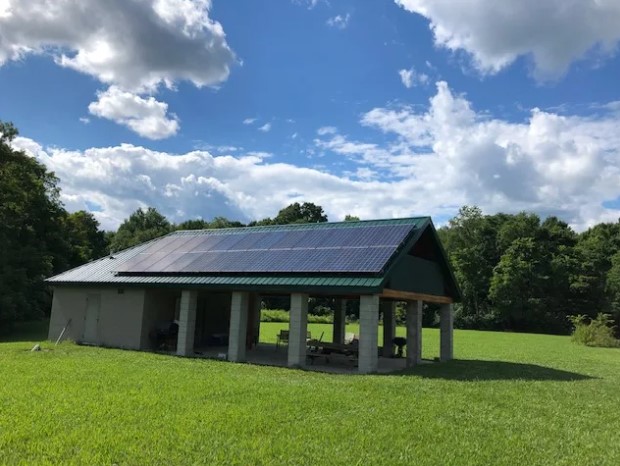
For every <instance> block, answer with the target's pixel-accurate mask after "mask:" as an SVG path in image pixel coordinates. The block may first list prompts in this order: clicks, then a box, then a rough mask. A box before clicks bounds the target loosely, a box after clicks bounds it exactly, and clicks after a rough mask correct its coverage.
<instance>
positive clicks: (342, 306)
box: [332, 299, 347, 344]
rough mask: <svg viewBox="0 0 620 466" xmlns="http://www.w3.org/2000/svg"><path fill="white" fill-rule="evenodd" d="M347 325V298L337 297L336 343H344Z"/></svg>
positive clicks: (335, 318) (333, 338) (334, 336)
mask: <svg viewBox="0 0 620 466" xmlns="http://www.w3.org/2000/svg"><path fill="white" fill-rule="evenodd" d="M346 325H347V300H346V299H337V300H336V306H335V309H334V333H333V337H332V341H333V342H334V343H341V344H342V343H344V334H345V329H346Z"/></svg>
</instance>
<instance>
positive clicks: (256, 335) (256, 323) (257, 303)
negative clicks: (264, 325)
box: [248, 293, 262, 348]
mask: <svg viewBox="0 0 620 466" xmlns="http://www.w3.org/2000/svg"><path fill="white" fill-rule="evenodd" d="M261 310H262V301H261V298H260V295H259V294H258V293H253V296H252V299H250V312H251V313H252V315H253V319H252V328H251V329H249V330H248V331H249V332H251V338H250V340H251V342H250V343H251V344H250V347H252V348H254V347H256V346H257V345H258V341H259V340H260V314H261Z"/></svg>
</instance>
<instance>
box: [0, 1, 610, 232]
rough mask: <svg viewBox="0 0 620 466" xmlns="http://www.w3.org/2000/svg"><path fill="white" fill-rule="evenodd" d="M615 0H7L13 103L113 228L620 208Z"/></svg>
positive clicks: (3, 43) (594, 215)
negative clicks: (156, 216) (150, 216)
mask: <svg viewBox="0 0 620 466" xmlns="http://www.w3.org/2000/svg"><path fill="white" fill-rule="evenodd" d="M24 3H26V5H24ZM104 3H105V4H104ZM615 3H616V2H594V1H580V2H572V3H571V4H570V8H566V5H567V3H566V2H565V0H537V1H534V0H524V1H522V2H518V3H517V2H512V3H511V4H510V5H505V4H502V5H498V2H494V1H492V0H464V1H462V2H458V3H456V4H455V3H454V2H450V1H448V0H435V1H431V0H378V1H373V2H360V1H354V0H330V1H326V0H281V1H275V0H273V1H261V2H257V1H255V0H229V1H224V0H213V2H210V1H206V0H200V1H191V0H153V1H147V0H132V1H120V0H110V1H109V2H107V3H106V2H97V1H95V0H82V1H78V0H58V1H57V2H54V7H53V8H51V7H50V6H49V4H48V3H47V2H44V1H43V0H32V1H31V2H18V1H17V0H0V119H2V120H9V121H13V122H14V123H15V124H16V125H17V126H18V128H19V129H20V133H21V137H20V138H19V139H18V140H17V141H16V142H15V145H16V146H17V147H19V148H23V149H24V150H26V151H28V152H29V153H31V154H32V155H33V156H35V157H37V158H38V159H39V160H41V161H42V162H44V163H45V164H47V165H48V166H49V167H50V169H52V170H54V171H55V172H56V174H57V175H58V176H59V178H60V180H61V188H62V192H63V201H64V203H65V205H66V206H67V208H68V209H69V210H78V209H88V210H92V211H94V212H95V214H96V216H97V218H98V219H99V220H100V222H101V223H102V225H103V226H104V227H105V228H115V227H116V226H118V224H119V223H120V222H121V221H122V220H123V219H124V218H126V217H127V216H128V215H129V214H130V213H131V212H132V211H133V210H135V209H136V208H138V207H145V206H155V207H157V208H158V209H160V210H161V211H162V212H163V213H165V214H166V215H167V216H168V217H169V218H170V219H171V220H172V221H181V220H183V219H186V218H194V217H202V218H205V219H210V218H212V217H214V216H217V215H224V216H227V217H230V218H235V219H239V220H242V221H247V220H250V219H255V218H262V217H265V216H273V215H275V214H276V213H277V211H278V210H279V209H280V208H282V207H284V206H286V205H288V204H289V203H291V202H296V201H300V202H301V201H310V202H315V203H317V204H320V205H322V206H323V207H324V209H325V210H326V212H327V213H328V215H329V218H330V220H340V219H342V218H343V217H344V215H345V214H348V213H349V214H354V215H358V216H360V217H362V218H365V219H368V218H378V217H394V216H410V215H428V214H430V215H432V216H433V217H434V218H435V219H436V221H437V223H442V222H444V221H446V219H448V218H450V217H451V216H453V215H454V214H455V213H456V212H457V210H458V207H459V206H461V205H463V204H477V205H480V206H481V207H482V208H483V209H484V210H485V211H486V212H489V213H494V212H498V211H507V212H516V211H519V210H523V209H526V210H532V211H536V212H538V213H540V214H541V215H543V216H545V215H558V216H560V217H561V218H563V219H565V220H566V221H568V222H569V223H571V224H572V225H573V226H575V227H576V228H578V229H584V228H587V226H589V225H592V224H593V223H596V222H599V221H616V220H617V219H618V217H620V202H618V198H619V196H620V158H619V156H620V153H619V152H620V135H618V134H616V133H618V131H617V128H618V123H620V96H619V95H618V94H619V90H618V86H617V82H618V78H619V77H620V59H619V58H618V55H617V47H618V41H619V40H620V6H618V5H616V4H615ZM50 8H51V9H50ZM119 18H120V19H119Z"/></svg>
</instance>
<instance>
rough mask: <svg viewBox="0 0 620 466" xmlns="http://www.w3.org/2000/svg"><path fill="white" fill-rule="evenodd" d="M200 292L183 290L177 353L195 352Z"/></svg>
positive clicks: (188, 353) (189, 353) (188, 354)
mask: <svg viewBox="0 0 620 466" xmlns="http://www.w3.org/2000/svg"><path fill="white" fill-rule="evenodd" d="M197 302H198V292H197V291H193V290H183V291H182V292H181V303H180V305H179V336H178V337H177V354H178V355H179V356H190V355H192V354H193V353H194V332H195V329H196V304H197Z"/></svg>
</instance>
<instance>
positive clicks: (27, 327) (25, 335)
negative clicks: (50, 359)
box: [0, 319, 50, 343]
mask: <svg viewBox="0 0 620 466" xmlns="http://www.w3.org/2000/svg"><path fill="white" fill-rule="evenodd" d="M49 326H50V321H49V320H47V319H46V320H37V321H32V322H16V323H15V324H13V325H12V326H11V328H10V329H9V328H5V329H2V330H1V331H0V343H3V342H4V343H8V342H18V341H44V340H47V332H48V329H49Z"/></svg>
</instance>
